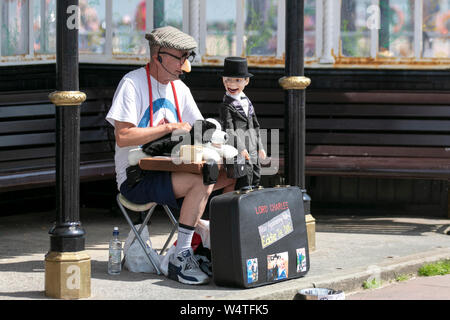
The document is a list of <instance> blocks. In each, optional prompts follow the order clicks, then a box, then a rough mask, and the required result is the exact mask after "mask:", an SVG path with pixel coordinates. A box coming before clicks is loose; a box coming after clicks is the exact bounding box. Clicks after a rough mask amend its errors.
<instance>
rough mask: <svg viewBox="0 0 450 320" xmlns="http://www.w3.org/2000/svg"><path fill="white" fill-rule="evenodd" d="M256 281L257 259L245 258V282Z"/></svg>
mask: <svg viewBox="0 0 450 320" xmlns="http://www.w3.org/2000/svg"><path fill="white" fill-rule="evenodd" d="M257 281H258V259H257V258H255V259H248V260H247V283H254V282H257Z"/></svg>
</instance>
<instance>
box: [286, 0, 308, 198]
mask: <svg viewBox="0 0 450 320" xmlns="http://www.w3.org/2000/svg"><path fill="white" fill-rule="evenodd" d="M303 9H304V3H303V0H301V1H298V0H287V1H286V63H285V75H286V78H287V79H289V78H291V77H295V78H294V79H298V77H301V76H303V75H304V62H303V57H304V53H303V52H304V40H303V39H304V38H303ZM291 83H292V81H291ZM290 88H291V89H289V88H285V89H287V90H286V92H285V102H286V106H285V125H284V128H285V141H284V157H285V165H284V167H285V170H286V174H285V176H286V178H287V183H288V184H290V185H295V186H299V187H300V188H302V189H304V188H305V90H304V89H305V88H303V89H302V88H301V87H298V86H296V85H295V84H294V85H293V86H291V87H290Z"/></svg>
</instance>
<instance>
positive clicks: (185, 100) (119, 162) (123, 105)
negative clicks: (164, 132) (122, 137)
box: [106, 68, 203, 188]
mask: <svg viewBox="0 0 450 320" xmlns="http://www.w3.org/2000/svg"><path fill="white" fill-rule="evenodd" d="M150 78H151V82H152V96H153V126H158V125H160V124H164V123H176V122H180V121H178V120H180V119H178V116H177V110H176V105H175V100H174V96H173V92H172V86H171V85H170V83H169V84H167V85H164V84H162V83H160V82H158V81H157V80H156V79H154V78H153V77H150ZM174 84H175V91H176V93H177V98H178V104H179V107H180V114H181V121H182V122H188V123H190V124H191V125H193V124H194V122H195V121H196V120H198V119H203V116H202V114H201V113H200V111H199V110H198V107H197V104H196V103H195V101H194V98H193V97H192V94H191V91H190V90H189V88H188V87H187V86H186V85H185V84H184V83H183V82H182V81H180V80H176V81H174ZM149 106H150V103H149V92H148V81H147V73H146V70H145V68H140V69H137V70H134V71H131V72H129V73H128V74H126V75H125V76H124V77H123V78H122V80H121V81H120V83H119V86H118V87H117V90H116V92H115V94H114V98H113V102H112V106H111V109H110V110H109V112H108V114H107V116H106V120H107V121H108V122H109V123H111V124H112V125H113V126H114V124H115V121H120V122H128V123H132V124H134V125H135V126H136V127H139V128H145V127H148V126H149V125H150V124H149V123H150V109H149ZM134 148H137V146H130V147H124V148H120V147H119V146H117V144H116V154H115V163H116V180H117V186H118V188H120V185H121V184H122V183H123V182H124V181H125V180H126V168H127V167H129V164H128V151H129V150H130V149H134Z"/></svg>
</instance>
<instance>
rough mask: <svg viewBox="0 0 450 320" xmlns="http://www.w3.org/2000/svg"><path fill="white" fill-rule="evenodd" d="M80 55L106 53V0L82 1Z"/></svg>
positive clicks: (79, 38)
mask: <svg viewBox="0 0 450 320" xmlns="http://www.w3.org/2000/svg"><path fill="white" fill-rule="evenodd" d="M79 3H80V29H79V35H78V46H79V51H80V53H89V54H92V53H98V54H101V53H104V52H105V0H80V2H79Z"/></svg>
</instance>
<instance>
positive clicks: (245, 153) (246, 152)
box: [241, 149, 250, 160]
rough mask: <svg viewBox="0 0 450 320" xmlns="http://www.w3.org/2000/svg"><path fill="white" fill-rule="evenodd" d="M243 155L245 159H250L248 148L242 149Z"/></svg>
mask: <svg viewBox="0 0 450 320" xmlns="http://www.w3.org/2000/svg"><path fill="white" fill-rule="evenodd" d="M241 156H243V157H244V158H245V160H250V155H249V154H248V151H247V149H244V150H242V151H241Z"/></svg>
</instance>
